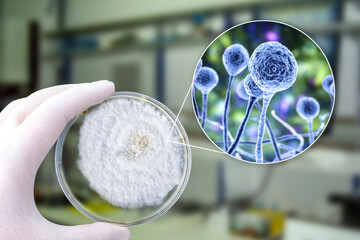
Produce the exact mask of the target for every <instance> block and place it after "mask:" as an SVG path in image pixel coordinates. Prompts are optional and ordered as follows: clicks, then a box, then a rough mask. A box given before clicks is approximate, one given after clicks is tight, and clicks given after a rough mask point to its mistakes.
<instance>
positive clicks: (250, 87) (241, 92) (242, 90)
mask: <svg viewBox="0 0 360 240" xmlns="http://www.w3.org/2000/svg"><path fill="white" fill-rule="evenodd" d="M246 79H248V82H247V84H246V82H245V80H246ZM250 79H251V77H250V76H249V75H247V76H246V78H245V80H242V81H240V82H239V84H238V86H237V88H236V93H237V95H238V96H239V97H240V98H242V99H243V100H246V101H248V100H249V99H250V96H249V94H248V93H247V92H250V93H251V92H253V93H254V92H255V94H256V92H258V93H257V94H256V95H259V98H260V97H262V94H263V92H262V91H261V90H260V89H259V87H258V86H257V85H255V84H254V82H253V81H252V80H251V81H250ZM245 84H246V85H247V87H245ZM255 107H256V108H257V109H258V110H259V111H260V112H261V106H260V104H259V102H258V101H255ZM266 127H267V130H268V132H269V135H270V138H271V143H272V145H273V148H274V150H275V154H276V157H277V159H278V161H281V155H280V150H279V148H278V146H277V141H276V138H275V135H274V132H273V130H272V128H271V125H270V122H269V121H268V120H267V119H266ZM230 148H232V147H230ZM234 149H235V148H233V149H232V150H231V151H230V150H229V151H228V153H230V154H232V153H233V150H234Z"/></svg>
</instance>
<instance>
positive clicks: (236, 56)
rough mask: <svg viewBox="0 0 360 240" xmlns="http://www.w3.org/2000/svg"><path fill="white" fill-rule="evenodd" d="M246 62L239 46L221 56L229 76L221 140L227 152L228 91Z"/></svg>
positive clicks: (227, 50) (242, 50)
mask: <svg viewBox="0 0 360 240" xmlns="http://www.w3.org/2000/svg"><path fill="white" fill-rule="evenodd" d="M248 61H249V53H248V51H247V50H246V48H244V47H243V46H242V45H240V44H233V45H231V46H229V47H227V48H226V49H225V51H224V53H223V55H222V62H223V64H224V67H225V69H226V71H227V72H228V74H229V83H228V89H227V92H226V97H225V106H224V114H223V125H224V132H223V138H224V148H225V151H227V149H228V136H227V130H228V109H229V104H230V91H231V86H232V82H233V79H234V76H236V75H238V74H240V73H241V72H242V71H243V70H244V69H245V68H246V66H247V63H248Z"/></svg>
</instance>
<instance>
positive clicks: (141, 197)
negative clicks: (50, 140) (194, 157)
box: [55, 92, 191, 226]
mask: <svg viewBox="0 0 360 240" xmlns="http://www.w3.org/2000/svg"><path fill="white" fill-rule="evenodd" d="M119 101H120V102H121V101H125V102H126V103H128V105H129V106H128V107H126V108H124V107H123V108H124V109H123V110H121V111H122V114H134V111H135V112H136V111H137V112H139V111H141V112H143V113H144V114H147V116H148V115H149V111H150V115H151V111H155V112H156V114H157V115H158V116H160V118H158V119H161V120H160V121H165V123H166V124H164V123H162V124H161V123H160V124H159V123H156V119H155V122H151V116H150V117H148V118H145V119H143V120H144V121H145V122H144V124H148V125H146V126H145V128H144V129H150V130H149V133H150V135H152V136H151V137H150V139H145V140H146V141H145V140H144V138H141V137H139V136H137V135H136V136H135V137H134V136H133V137H132V138H131V137H126V136H132V135H131V134H127V135H126V134H125V132H127V133H129V132H131V128H132V127H135V128H136V129H135V130H136V131H140V132H141V128H142V127H143V125H144V124H141V125H139V124H137V123H138V122H139V121H138V119H137V120H134V122H133V123H130V122H125V123H124V122H117V120H118V117H117V115H118V112H116V111H114V112H113V113H111V111H112V110H111V108H112V109H113V108H114V106H115V107H116V106H117V105H116V103H117V102H119ZM113 103H115V104H113ZM111 104H113V105H111ZM109 106H110V107H109ZM142 106H143V107H144V110H142V109H141V107H142ZM104 107H107V109H108V110H109V111H107V112H110V113H106V114H103V113H104V111H105V110H104ZM119 107H121V104H120V105H119ZM134 107H136V108H137V109H136V110H133V109H132V108H134ZM139 108H140V109H139ZM89 114H91V116H90V117H88V115H89ZM99 114H100V115H102V116H99V119H100V120H99V121H100V123H98V125H97V126H96V124H95V125H94V126H93V127H95V128H96V129H95V131H93V130H92V129H94V128H93V127H90V128H89V126H83V125H85V124H88V123H87V122H86V118H87V117H88V118H91V117H94V116H95V115H99ZM141 114H142V113H140V115H141ZM109 119H110V120H111V121H113V122H112V123H114V127H112V128H111V133H106V131H107V130H106V131H104V129H102V128H103V125H106V124H109V122H106V121H107V120H109ZM123 119H126V118H123ZM139 119H140V118H139ZM110 120H109V121H110ZM101 121H104V124H102V122H101ZM146 121H148V122H146ZM149 121H150V123H149ZM168 123H170V125H171V126H172V127H171V130H170V131H168V134H169V135H168V136H169V137H167V138H166V137H164V136H165V135H164V132H166V131H167V130H168V129H169V126H170V125H168ZM92 124H94V123H92ZM152 124H153V125H154V126H152ZM158 125H160V126H158ZM165 125H166V126H165ZM116 126H120V127H118V128H116ZM159 127H160V128H161V129H158V130H159V131H161V133H162V135H161V134H158V135H159V136H157V134H156V131H157V130H156V129H155V128H159ZM82 128H83V129H82ZM138 128H140V130H139V129H138ZM152 128H154V129H155V130H154V129H152ZM86 129H90V130H89V131H90V132H91V133H86V134H87V135H86V134H82V132H81V131H83V133H84V131H85V130H86ZM114 129H115V130H114ZM135 130H134V131H135ZM104 132H105V133H104ZM117 132H118V133H119V135H120V137H119V138H120V139H118V140H117V141H113V142H112V141H107V145H106V144H104V140H103V136H104V134H107V135H108V136H107V139H110V138H111V135H114V134H115V135H116V134H117ZM97 133H99V134H97ZM101 134H102V135H101ZM84 135H85V137H84ZM125 135H126V136H125ZM166 135H167V134H166ZM99 136H100V137H99ZM124 136H125V137H124ZM170 136H171V137H170ZM91 138H92V139H91ZM128 138H129V139H131V141H135V143H134V142H131V141H130V145H129V144H128V145H126V144H124V142H123V141H125V140H126V139H128ZM84 139H85V140H84ZM124 139H125V140H124ZM84 141H85V142H86V141H90V142H91V144H93V149H92V148H90V155H89V152H88V153H84V147H82V146H80V145H81V144H83V145H84ZM151 141H153V142H151ZM168 141H170V143H169V142H168ZM125 142H126V141H125ZM109 143H110V145H112V146H109ZM149 144H150V145H151V144H152V145H151V146H152V149H151V152H150V153H147V152H145V153H144V152H141V151H146V148H147V147H148V145H149ZM169 144H170V145H169ZM164 146H165V147H166V146H168V147H167V149H166V151H165V150H164ZM169 146H170V148H169ZM175 146H176V147H175ZM104 148H105V149H106V150H103V149H104ZM144 149H145V150H144ZM87 151H89V148H88V149H87ZM92 151H93V153H94V154H92ZM98 151H103V152H102V153H101V154H99V153H98ZM111 151H115V152H116V154H114V155H111V154H109V152H111ZM137 151H140V153H139V152H137ZM149 151H150V150H149ZM172 151H174V152H176V154H175V155H174V153H173V152H172ZM104 154H105V155H107V154H108V155H110V156H115V157H114V159H111V160H109V159H106V157H104ZM136 154H138V155H136ZM164 154H166V155H164ZM96 156H98V157H96ZM143 156H146V157H143ZM90 159H91V160H90ZM174 159H176V160H174ZM111 161H113V164H112V162H111ZM122 161H128V162H126V163H125V164H124V162H122ZM137 161H143V162H139V163H137ZM151 161H153V163H154V165H156V166H159V169H160V170H159V169H157V168H158V167H156V166H153V165H151ZM168 161H169V162H172V163H171V164H173V165H169V164H168ZM177 162H179V164H178V163H177ZM106 163H107V165H106ZM94 164H95V165H96V167H94V166H92V165H94ZM109 164H110V166H109ZM146 164H147V165H146ZM149 164H150V165H149ZM142 165H144V166H145V167H143V166H142ZM119 166H121V167H119ZM124 166H125V167H124ZM130 166H134V169H135V170H134V171H135V172H136V171H137V175H136V174H135V176H131V174H132V169H131V167H130ZM149 166H150V167H149ZM164 166H165V167H164ZM174 166H175V168H177V169H176V171H175V170H170V172H173V174H169V173H168V172H169V171H168V169H167V168H171V169H174ZM109 167H110V169H109ZM55 168H56V175H57V178H58V181H59V183H60V186H61V189H62V191H63V192H64V194H65V195H66V197H67V199H68V200H69V201H70V203H71V204H72V205H73V206H74V207H75V208H76V209H78V210H79V211H80V212H81V213H82V214H84V215H85V216H87V217H89V218H91V219H93V220H95V221H98V222H109V223H115V224H118V225H121V226H131V225H137V224H141V223H145V222H148V221H151V220H153V219H155V218H157V217H159V216H161V215H162V214H164V213H165V212H166V211H167V210H169V209H170V208H171V207H172V206H173V205H174V204H175V202H176V201H177V200H178V199H179V197H180V195H181V194H182V192H183V191H184V189H185V186H186V184H187V181H188V179H189V175H190V168H191V150H190V147H189V140H188V137H187V135H186V132H185V130H184V128H183V126H182V125H181V123H180V122H179V121H178V120H177V118H176V116H175V115H174V114H173V113H172V112H171V111H170V110H169V109H168V108H167V107H166V106H165V105H163V104H162V103H160V102H158V101H157V100H155V99H153V98H151V97H148V96H145V95H142V94H139V93H133V92H116V93H115V94H114V95H113V96H111V97H110V98H109V99H108V100H106V101H105V102H104V103H101V104H98V105H95V106H93V107H91V108H89V109H88V110H87V111H85V112H83V113H82V114H80V115H78V116H77V117H75V118H74V119H72V120H71V121H69V122H68V124H67V125H66V127H65V129H64V130H63V132H62V133H61V135H60V137H59V139H58V141H57V144H56V150H55ZM89 168H91V169H92V170H91V171H90V170H84V169H89ZM124 168H125V169H124ZM139 168H140V169H142V170H141V171H143V172H144V174H141V171H140V174H139ZM136 169H137V170H136ZM151 169H153V170H151ZM94 171H95V172H94ZM96 171H98V172H96ZM104 171H109V174H107V173H104ZM89 172H90V173H91V174H90V175H89ZM125 175H126V176H127V177H124V176H125ZM109 176H110V177H109ZM111 176H112V177H113V178H114V179H112V178H111ZM94 178H95V179H94ZM117 178H119V179H122V180H121V181H127V179H128V178H129V179H130V180H129V184H119V185H116V184H115V185H114V184H109V182H113V183H116V181H118V179H117ZM167 178H168V179H167ZM106 179H107V180H106ZM109 179H110V180H109ZM131 179H132V180H131ZM147 179H149V181H152V182H154V184H151V183H148V182H147ZM154 179H155V180H154ZM138 180H139V181H138ZM140 180H141V181H142V182H141V181H140ZM119 181H120V180H119ZM164 182H165V183H166V184H162V183H164ZM122 183H123V182H122ZM101 184H104V186H102V185H101ZM139 184H140V185H141V186H140V185H139ZM143 185H146V186H147V187H146V186H145V187H144V186H143ZM158 186H159V187H160V188H161V189H157V187H158ZM164 188H165V189H164ZM104 189H105V190H104ZM119 189H120V190H119ZM144 189H145V191H146V192H144V193H143V192H142V191H143V190H144ZM121 191H122V192H124V194H123V195H121V194H119V193H121ZM132 191H134V193H135V194H133V193H132ZM112 192H115V193H117V194H111V193H112ZM155 193H156V194H155ZM134 196H135V197H134ZM132 198H133V199H134V201H133V202H132ZM152 198H154V199H152ZM155 198H156V199H155Z"/></svg>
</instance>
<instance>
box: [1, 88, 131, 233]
mask: <svg viewBox="0 0 360 240" xmlns="http://www.w3.org/2000/svg"><path fill="white" fill-rule="evenodd" d="M113 93H114V84H113V83H112V82H109V81H99V82H94V83H84V84H72V85H62V86H55V87H51V88H47V89H43V90H40V91H38V92H35V93H33V94H31V95H30V96H28V97H26V98H23V99H19V100H16V101H14V102H12V103H10V104H9V105H8V106H7V107H6V108H5V109H4V110H3V111H2V112H1V113H0V239H4V240H5V239H6V240H12V239H14V240H19V239H37V240H38V239H62V240H66V239H90V240H91V239H93V240H95V239H118V240H122V239H129V237H130V232H129V230H128V229H127V228H122V227H119V226H116V225H114V224H108V223H94V224H90V225H81V226H70V227H68V226H61V225H57V224H54V223H52V222H49V221H48V220H46V219H45V218H44V217H43V216H42V215H41V214H40V213H39V211H38V210H37V208H36V205H35V201H34V182H35V175H36V172H37V170H38V169H39V166H40V164H41V162H42V161H43V159H44V158H45V156H46V154H47V153H48V152H49V150H50V148H51V147H52V146H53V145H54V143H55V141H56V140H57V138H58V137H59V135H60V133H61V131H62V130H63V129H64V127H65V125H66V123H67V122H68V121H69V120H70V119H72V118H73V117H75V116H76V115H77V114H79V113H81V112H83V111H85V110H86V109H87V108H89V107H90V106H92V105H94V104H97V103H100V102H102V101H104V100H106V99H107V98H108V97H109V96H110V95H112V94H113Z"/></svg>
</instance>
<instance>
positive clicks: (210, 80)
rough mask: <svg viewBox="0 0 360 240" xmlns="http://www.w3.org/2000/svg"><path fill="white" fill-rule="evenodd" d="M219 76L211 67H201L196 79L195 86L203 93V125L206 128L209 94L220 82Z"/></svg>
mask: <svg viewBox="0 0 360 240" xmlns="http://www.w3.org/2000/svg"><path fill="white" fill-rule="evenodd" d="M218 82H219V76H218V74H217V72H216V71H215V70H214V69H212V68H209V67H202V68H200V70H199V72H198V73H197V74H196V77H195V79H194V86H195V87H196V88H197V89H199V90H200V91H201V93H202V103H203V104H202V114H201V127H202V128H203V129H204V130H205V123H206V115H207V96H208V94H209V92H210V91H211V90H212V89H213V88H214V87H215V86H216V85H217V84H218Z"/></svg>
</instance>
